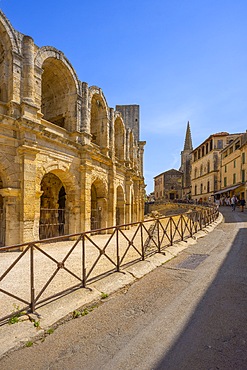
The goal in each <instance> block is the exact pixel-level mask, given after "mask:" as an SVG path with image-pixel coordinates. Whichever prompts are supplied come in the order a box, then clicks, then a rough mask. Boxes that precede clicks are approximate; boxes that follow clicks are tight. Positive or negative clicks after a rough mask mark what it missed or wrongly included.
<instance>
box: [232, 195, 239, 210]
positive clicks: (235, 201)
mask: <svg viewBox="0 0 247 370" xmlns="http://www.w3.org/2000/svg"><path fill="white" fill-rule="evenodd" d="M237 203H238V198H237V197H236V195H233V196H232V197H231V207H232V211H235V209H236V205H237Z"/></svg>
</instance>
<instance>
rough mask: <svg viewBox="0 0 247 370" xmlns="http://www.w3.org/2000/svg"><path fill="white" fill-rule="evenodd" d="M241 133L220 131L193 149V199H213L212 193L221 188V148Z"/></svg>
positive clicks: (204, 200) (206, 200) (205, 200)
mask: <svg viewBox="0 0 247 370" xmlns="http://www.w3.org/2000/svg"><path fill="white" fill-rule="evenodd" d="M238 136H239V134H229V133H228V132H219V133H216V134H213V135H210V136H209V137H208V138H207V139H206V140H205V141H204V142H203V143H202V144H200V145H199V146H198V147H197V148H195V149H194V150H193V151H192V163H191V196H192V199H193V200H197V201H199V200H200V199H201V200H202V201H203V202H208V201H209V200H212V201H213V199H214V198H213V197H212V195H213V194H214V193H215V192H217V191H219V190H220V188H221V176H220V169H221V150H222V149H223V148H225V147H226V146H227V145H228V144H229V143H230V142H232V141H233V140H234V139H235V138H237V137H238Z"/></svg>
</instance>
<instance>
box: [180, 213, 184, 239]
mask: <svg viewBox="0 0 247 370" xmlns="http://www.w3.org/2000/svg"><path fill="white" fill-rule="evenodd" d="M180 220H181V222H180V223H181V238H182V240H184V229H183V215H181V216H180Z"/></svg>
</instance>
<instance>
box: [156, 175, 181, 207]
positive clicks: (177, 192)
mask: <svg viewBox="0 0 247 370" xmlns="http://www.w3.org/2000/svg"><path fill="white" fill-rule="evenodd" d="M182 179H183V174H182V172H180V171H177V170H174V169H171V170H168V171H165V172H163V173H161V174H159V175H158V176H156V177H155V178H154V197H155V200H167V201H170V200H175V199H181V196H182Z"/></svg>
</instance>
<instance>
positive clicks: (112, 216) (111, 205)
mask: <svg viewBox="0 0 247 370" xmlns="http://www.w3.org/2000/svg"><path fill="white" fill-rule="evenodd" d="M115 176H116V169H115V166H113V167H112V168H109V171H108V215H107V219H108V226H113V225H115V224H116V194H115V186H114V184H115V182H114V179H115Z"/></svg>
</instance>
